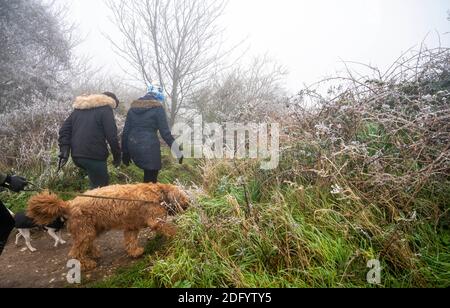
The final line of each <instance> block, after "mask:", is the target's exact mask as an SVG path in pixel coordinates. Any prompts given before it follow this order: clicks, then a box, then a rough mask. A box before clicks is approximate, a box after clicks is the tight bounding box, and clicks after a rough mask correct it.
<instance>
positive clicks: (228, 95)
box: [192, 56, 287, 123]
mask: <svg viewBox="0 0 450 308" xmlns="http://www.w3.org/2000/svg"><path fill="white" fill-rule="evenodd" d="M221 75H222V76H217V77H214V78H211V80H210V82H208V83H207V84H206V85H205V86H204V87H202V88H201V89H200V90H199V91H197V92H196V95H195V97H194V98H193V102H192V105H193V107H194V109H195V110H196V113H200V114H201V115H202V116H203V118H204V119H205V121H209V122H219V123H223V122H227V121H234V122H242V121H244V122H245V121H248V122H251V121H255V120H263V119H264V117H265V116H266V115H268V114H270V113H273V112H276V111H279V108H280V104H281V103H282V102H283V101H284V99H285V98H286V97H287V93H286V91H285V89H284V88H283V85H282V84H283V81H284V78H285V77H286V75H287V70H286V69H285V68H284V67H283V66H281V65H279V64H278V63H276V62H275V61H273V60H271V59H270V58H269V57H268V56H262V57H257V58H254V59H253V61H252V62H251V63H249V66H248V67H237V68H235V69H233V70H231V71H229V72H226V73H224V74H221Z"/></svg>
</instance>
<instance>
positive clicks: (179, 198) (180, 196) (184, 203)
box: [158, 184, 189, 212]
mask: <svg viewBox="0 0 450 308" xmlns="http://www.w3.org/2000/svg"><path fill="white" fill-rule="evenodd" d="M158 185H159V188H160V189H161V192H162V196H163V198H164V202H166V203H167V204H168V205H170V206H171V208H173V209H174V210H175V212H182V211H184V210H186V209H187V208H188V207H189V198H188V196H187V195H186V194H185V193H184V192H183V191H182V190H181V189H179V188H178V187H176V186H174V185H165V184H158Z"/></svg>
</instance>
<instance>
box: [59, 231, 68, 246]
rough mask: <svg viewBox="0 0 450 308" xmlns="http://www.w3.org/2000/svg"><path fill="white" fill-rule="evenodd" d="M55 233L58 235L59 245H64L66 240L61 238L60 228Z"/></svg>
mask: <svg viewBox="0 0 450 308" xmlns="http://www.w3.org/2000/svg"><path fill="white" fill-rule="evenodd" d="M56 235H57V236H58V237H59V243H60V244H61V245H64V244H66V243H67V242H66V241H65V240H63V238H62V231H61V230H59V231H58V232H57V233H56Z"/></svg>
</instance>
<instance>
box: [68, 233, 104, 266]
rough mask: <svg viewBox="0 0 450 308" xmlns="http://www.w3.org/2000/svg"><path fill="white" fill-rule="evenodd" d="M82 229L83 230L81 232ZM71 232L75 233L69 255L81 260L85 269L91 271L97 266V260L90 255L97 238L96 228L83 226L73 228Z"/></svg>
mask: <svg viewBox="0 0 450 308" xmlns="http://www.w3.org/2000/svg"><path fill="white" fill-rule="evenodd" d="M78 227H79V226H78ZM80 230H82V231H83V232H80ZM74 231H76V232H74ZM71 233H72V235H73V245H72V249H71V250H70V253H69V257H70V258H73V259H76V260H78V261H80V263H81V265H82V267H83V269H84V270H88V271H89V270H92V269H94V268H96V267H97V262H95V261H94V260H93V259H91V258H90V257H89V250H90V248H91V247H92V245H93V242H94V240H95V238H96V232H95V230H94V229H89V228H83V229H76V230H71Z"/></svg>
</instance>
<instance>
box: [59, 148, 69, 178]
mask: <svg viewBox="0 0 450 308" xmlns="http://www.w3.org/2000/svg"><path fill="white" fill-rule="evenodd" d="M69 156H70V147H68V146H63V147H61V149H60V152H59V156H58V157H59V163H58V172H59V171H60V170H61V169H62V168H64V167H65V166H66V165H67V163H68V162H69Z"/></svg>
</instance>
